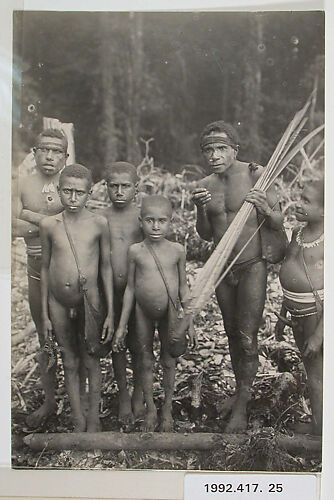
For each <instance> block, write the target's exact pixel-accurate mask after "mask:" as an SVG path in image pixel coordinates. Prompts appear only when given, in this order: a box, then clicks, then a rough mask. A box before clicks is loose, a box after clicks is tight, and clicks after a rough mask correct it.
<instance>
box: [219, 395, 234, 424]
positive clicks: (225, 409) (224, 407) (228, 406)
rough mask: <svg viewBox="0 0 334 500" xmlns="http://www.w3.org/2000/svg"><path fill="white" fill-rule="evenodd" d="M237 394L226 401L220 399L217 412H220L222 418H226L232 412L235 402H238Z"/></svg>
mask: <svg viewBox="0 0 334 500" xmlns="http://www.w3.org/2000/svg"><path fill="white" fill-rule="evenodd" d="M236 399H237V395H236V394H234V395H233V396H230V397H229V398H227V399H224V401H220V402H219V403H217V405H216V409H217V412H218V413H219V417H220V418H225V417H227V415H228V414H229V413H231V411H232V408H233V405H234V403H235V402H236Z"/></svg>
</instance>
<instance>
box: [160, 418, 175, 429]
mask: <svg viewBox="0 0 334 500" xmlns="http://www.w3.org/2000/svg"><path fill="white" fill-rule="evenodd" d="M173 428H174V420H173V417H172V414H171V413H166V414H165V415H162V416H161V422H160V425H159V431H160V432H172V431H173Z"/></svg>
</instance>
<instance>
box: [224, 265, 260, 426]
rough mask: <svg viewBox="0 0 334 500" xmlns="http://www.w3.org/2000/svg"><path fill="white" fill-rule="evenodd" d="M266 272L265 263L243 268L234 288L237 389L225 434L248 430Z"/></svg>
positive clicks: (256, 365) (256, 366)
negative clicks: (235, 299) (235, 291)
mask: <svg viewBox="0 0 334 500" xmlns="http://www.w3.org/2000/svg"><path fill="white" fill-rule="evenodd" d="M266 283H267V269H266V264H265V262H264V261H259V262H255V263H253V264H252V265H250V266H249V267H247V268H245V269H244V270H243V272H242V274H241V276H240V279H239V283H238V286H237V306H236V321H237V336H236V339H237V343H238V353H239V361H238V376H239V387H238V392H237V396H236V398H235V401H234V404H233V407H232V412H231V416H230V421H229V423H228V425H227V426H226V429H225V431H226V432H230V433H232V432H240V431H243V430H245V429H246V428H247V403H248V401H249V400H250V398H251V387H252V384H253V380H254V378H255V376H256V372H257V368H258V352H257V334H258V330H259V326H260V323H261V319H262V313H263V307H264V301H265V296H266Z"/></svg>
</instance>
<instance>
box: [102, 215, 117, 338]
mask: <svg viewBox="0 0 334 500" xmlns="http://www.w3.org/2000/svg"><path fill="white" fill-rule="evenodd" d="M101 221H102V222H101V225H102V230H101V238H100V254H101V274H102V282H103V289H104V294H105V298H106V303H107V316H106V318H105V320H104V324H103V329H102V341H103V343H107V342H109V341H110V340H111V338H112V336H113V333H114V311H113V276H112V267H111V260H110V233H109V225H108V222H107V220H106V219H105V218H101Z"/></svg>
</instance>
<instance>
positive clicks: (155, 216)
mask: <svg viewBox="0 0 334 500" xmlns="http://www.w3.org/2000/svg"><path fill="white" fill-rule="evenodd" d="M139 220H140V221H141V226H142V229H143V232H144V234H145V236H146V237H147V238H149V239H150V240H151V241H158V240H162V239H163V238H165V237H166V236H167V235H168V233H169V229H170V223H171V216H170V214H169V212H168V210H167V209H166V207H163V206H162V207H157V206H152V207H146V208H145V211H144V212H143V213H142V214H141V217H140V218H139Z"/></svg>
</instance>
